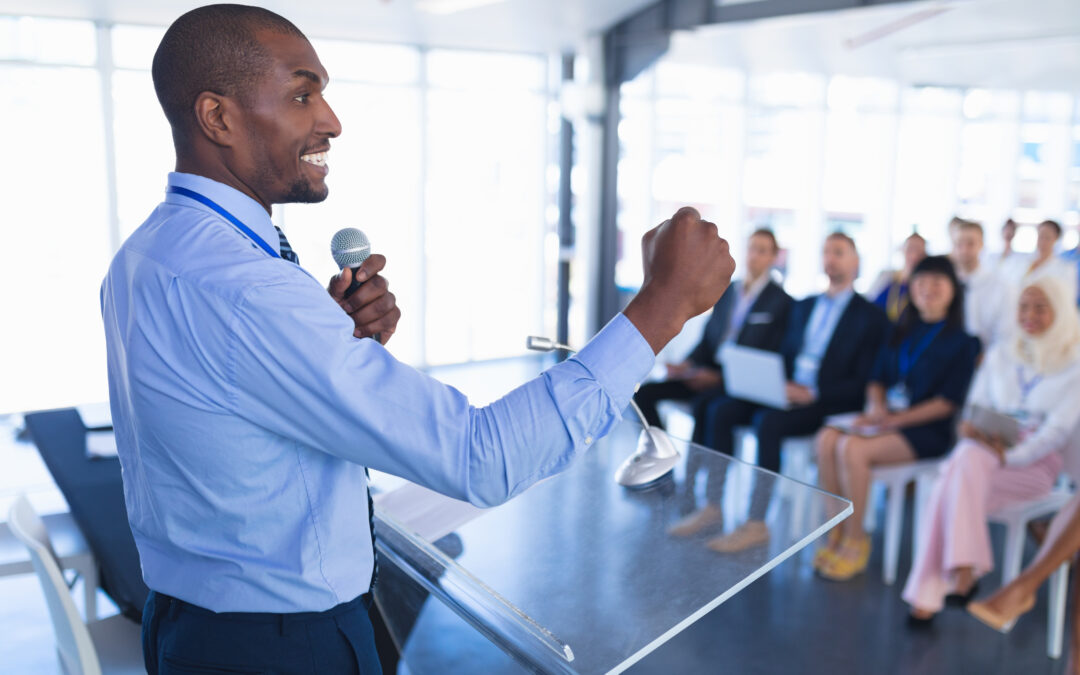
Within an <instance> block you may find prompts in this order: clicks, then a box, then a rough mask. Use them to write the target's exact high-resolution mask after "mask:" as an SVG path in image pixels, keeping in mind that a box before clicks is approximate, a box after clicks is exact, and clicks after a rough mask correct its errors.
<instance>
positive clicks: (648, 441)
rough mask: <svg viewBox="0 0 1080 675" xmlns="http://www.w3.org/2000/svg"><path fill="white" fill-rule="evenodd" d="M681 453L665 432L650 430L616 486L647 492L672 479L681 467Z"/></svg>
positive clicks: (618, 476) (643, 432)
mask: <svg viewBox="0 0 1080 675" xmlns="http://www.w3.org/2000/svg"><path fill="white" fill-rule="evenodd" d="M680 458H681V455H679V451H678V450H676V449H675V445H674V444H673V443H672V442H671V438H670V437H669V436H668V435H667V432H665V431H664V430H663V429H660V428H658V427H646V428H645V429H642V430H641V436H639V437H638V444H637V450H635V451H634V454H632V455H630V456H629V457H627V458H626V461H625V462H623V463H622V465H621V466H619V468H618V470H617V471H616V472H615V482H616V483H618V484H619V485H622V486H624V487H628V488H637V489H640V488H647V487H650V486H651V485H653V484H654V483H656V482H657V481H659V480H660V479H662V478H664V477H665V476H667V475H669V474H670V473H671V472H672V470H673V469H674V468H675V465H676V464H678V463H679V459H680Z"/></svg>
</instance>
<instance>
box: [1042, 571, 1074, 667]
mask: <svg viewBox="0 0 1080 675" xmlns="http://www.w3.org/2000/svg"><path fill="white" fill-rule="evenodd" d="M1068 592H1069V563H1067V562H1066V563H1062V565H1061V567H1059V568H1058V569H1057V571H1056V572H1054V574H1053V575H1052V576H1051V577H1050V587H1049V588H1048V589H1047V596H1048V598H1049V601H1050V602H1049V616H1048V617H1047V621H1046V625H1047V630H1046V653H1047V655H1048V656H1049V657H1050V658H1052V659H1059V658H1061V651H1062V647H1063V642H1064V638H1065V605H1066V604H1068V603H1067V598H1066V595H1068Z"/></svg>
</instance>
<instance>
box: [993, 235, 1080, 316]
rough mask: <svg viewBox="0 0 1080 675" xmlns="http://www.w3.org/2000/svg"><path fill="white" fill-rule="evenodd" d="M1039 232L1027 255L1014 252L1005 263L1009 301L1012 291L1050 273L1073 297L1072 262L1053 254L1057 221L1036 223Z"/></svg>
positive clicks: (1014, 297)
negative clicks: (1012, 256)
mask: <svg viewBox="0 0 1080 675" xmlns="http://www.w3.org/2000/svg"><path fill="white" fill-rule="evenodd" d="M1038 232H1039V236H1038V239H1036V242H1035V252H1034V253H1032V254H1031V255H1028V256H1015V261H1014V262H1012V263H1010V264H1009V265H1008V269H1007V272H1006V279H1007V282H1008V283H1009V284H1010V285H1011V288H1012V289H1013V293H1014V295H1013V296H1012V298H1011V301H1010V304H1011V303H1012V302H1015V300H1016V295H1015V294H1016V293H1019V291H1020V289H1022V288H1025V287H1027V286H1028V284H1030V283H1032V282H1033V281H1035V280H1037V279H1041V278H1043V277H1054V278H1056V279H1058V280H1060V281H1061V282H1062V283H1064V284H1065V287H1066V288H1067V289H1068V290H1069V295H1070V296H1071V297H1072V298H1073V301H1074V302H1075V300H1076V297H1077V295H1076V294H1077V283H1078V281H1080V279H1078V278H1077V271H1076V264H1075V263H1073V262H1071V261H1068V260H1064V259H1062V258H1061V257H1059V256H1057V255H1055V249H1056V248H1057V244H1058V241H1059V240H1060V239H1061V225H1058V224H1057V223H1056V222H1054V221H1053V220H1044V221H1043V222H1041V223H1039V227H1038Z"/></svg>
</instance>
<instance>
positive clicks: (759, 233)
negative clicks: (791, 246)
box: [750, 227, 780, 253]
mask: <svg viewBox="0 0 1080 675" xmlns="http://www.w3.org/2000/svg"><path fill="white" fill-rule="evenodd" d="M754 237H765V238H766V239H768V240H769V243H771V244H772V250H773V253H779V252H780V242H778V241H776V235H775V234H774V233H773V231H772V230H770V229H769V228H767V227H759V228H758V229H756V230H754V231H753V232H752V233H751V234H750V238H751V239H753V238H754Z"/></svg>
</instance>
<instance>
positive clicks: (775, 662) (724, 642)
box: [407, 514, 1064, 675]
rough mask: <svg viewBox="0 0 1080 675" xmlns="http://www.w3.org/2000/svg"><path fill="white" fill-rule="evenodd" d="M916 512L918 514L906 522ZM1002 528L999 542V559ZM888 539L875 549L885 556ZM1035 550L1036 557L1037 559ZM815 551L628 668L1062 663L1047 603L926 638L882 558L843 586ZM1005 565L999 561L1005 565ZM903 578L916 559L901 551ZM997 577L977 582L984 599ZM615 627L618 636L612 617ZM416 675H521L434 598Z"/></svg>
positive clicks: (656, 672)
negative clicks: (823, 575)
mask: <svg viewBox="0 0 1080 675" xmlns="http://www.w3.org/2000/svg"><path fill="white" fill-rule="evenodd" d="M909 515H910V514H909ZM1000 534H1001V533H1000V532H995V533H994V543H995V548H996V549H997V552H998V554H1000V547H1001V541H1000V538H1001V537H1000ZM880 544H881V542H880V533H878V535H877V536H876V537H875V545H877V547H878V548H877V549H875V550H880ZM1033 552H1034V551H1033V547H1032V546H1030V545H1029V550H1028V555H1029V556H1030V555H1031V554H1032V553H1033ZM811 554H812V552H811V551H810V550H807V551H806V552H805V553H804V554H802V555H800V556H797V557H796V558H793V559H791V560H788V561H786V562H784V563H782V564H781V565H780V566H779V567H778V568H776V569H774V570H773V571H771V572H769V573H768V574H767V575H765V576H764V577H763V578H761V579H759V580H758V581H756V582H755V583H753V584H751V585H750V586H749V587H748V588H746V589H745V590H743V591H742V592H740V593H739V594H738V595H736V596H735V597H734V598H732V599H731V600H729V601H728V602H727V603H725V604H724V605H721V606H720V607H718V608H717V609H716V610H714V611H712V612H711V613H709V614H708V615H707V616H705V617H704V618H703V619H702V620H700V621H699V622H697V623H696V624H694V625H693V626H691V627H690V628H688V629H687V630H686V631H684V632H683V633H681V634H680V635H678V636H676V637H675V638H674V639H672V640H671V641H670V642H668V643H667V644H665V645H663V646H662V647H660V648H659V649H658V650H656V651H655V652H653V653H652V654H650V655H649V656H647V657H646V658H644V659H643V660H642V661H640V662H639V663H637V664H635V665H634V666H633V667H631V668H630V670H629V671H627V672H629V673H632V674H635V675H673V674H686V675H692V674H697V673H702V674H704V673H740V674H741V673H749V674H753V673H769V674H772V673H828V674H832V673H842V674H847V673H875V674H876V673H898V674H911V675H916V674H917V675H924V674H925V675H937V674H941V675H945V674H948V675H956V674H967V673H971V674H972V675H976V674H979V675H991V674H994V673H1002V674H1012V673H1017V674H1020V673H1023V674H1025V675H1044V674H1045V675H1057V674H1060V673H1062V672H1063V671H1064V659H1062V660H1061V661H1053V660H1051V659H1050V658H1048V657H1047V655H1046V598H1045V593H1040V596H1039V601H1038V604H1037V605H1036V607H1035V609H1034V610H1033V611H1032V612H1030V613H1028V614H1027V615H1025V616H1024V617H1023V619H1022V620H1021V621H1019V622H1018V623H1017V625H1016V627H1015V628H1014V629H1013V631H1012V632H1011V633H1010V634H1008V635H999V634H997V633H995V632H993V631H991V630H989V629H988V628H985V627H984V626H983V625H982V624H979V623H978V622H976V621H975V620H974V619H971V618H970V617H968V616H967V614H966V613H965V612H963V611H962V610H960V609H951V608H950V609H948V610H946V612H944V613H943V614H942V615H940V616H938V617H937V619H935V621H934V624H933V626H932V628H930V629H929V630H921V631H912V630H911V629H909V628H908V627H907V626H906V623H905V613H906V611H907V610H906V606H905V605H904V603H903V602H902V601H901V600H900V597H899V594H900V587H899V586H893V587H890V586H886V585H884V583H883V582H882V580H881V571H880V570H881V560H880V557H879V556H878V555H874V556H873V557H872V566H871V568H870V570H869V571H868V573H867V574H865V575H863V576H862V577H860V578H858V579H856V580H854V581H851V582H848V583H844V584H837V583H832V582H828V581H824V580H822V579H819V578H817V577H816V576H814V574H813V573H812V570H811V567H810V564H809V561H810V558H811ZM999 559H1000V558H999ZM901 560H902V564H901V568H900V575H899V578H900V579H901V580H903V579H904V578H905V577H906V575H907V567H908V564H909V560H910V551H909V550H908V549H907V546H906V545H905V546H904V548H903V549H902V551H901ZM997 585H998V578H997V574H996V573H994V574H991V575H989V576H987V577H986V578H984V579H983V580H982V582H981V588H982V589H983V591H984V592H988V591H989V590H992V589H993V588H996V587H997ZM610 630H618V617H617V616H613V617H612V621H611V626H610ZM407 654H408V660H409V666H410V668H411V669H412V672H413V673H439V674H440V675H450V674H458V673H462V674H463V673H477V672H482V673H488V674H494V673H500V674H502V673H506V674H510V673H520V672H524V671H522V670H521V669H519V668H517V667H515V666H513V665H511V664H510V663H509V660H508V659H507V658H506V657H505V656H504V655H502V654H501V653H499V652H497V651H495V650H494V649H493V648H491V647H490V645H489V643H487V642H486V641H485V640H484V639H483V638H482V637H480V636H479V634H478V633H476V632H475V631H473V630H472V629H471V628H469V627H468V626H466V625H465V624H464V623H463V622H462V621H461V620H460V619H458V618H457V617H456V616H455V615H453V614H452V613H451V612H450V611H449V610H446V609H445V608H444V607H443V606H442V605H441V604H439V603H438V602H437V601H432V600H429V601H428V604H427V605H426V606H425V609H424V612H423V613H422V614H421V618H420V620H419V621H418V622H417V624H416V627H415V628H414V631H413V635H412V637H411V639H410V642H409V644H408V647H407Z"/></svg>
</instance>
